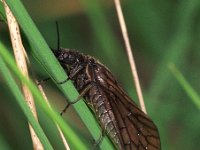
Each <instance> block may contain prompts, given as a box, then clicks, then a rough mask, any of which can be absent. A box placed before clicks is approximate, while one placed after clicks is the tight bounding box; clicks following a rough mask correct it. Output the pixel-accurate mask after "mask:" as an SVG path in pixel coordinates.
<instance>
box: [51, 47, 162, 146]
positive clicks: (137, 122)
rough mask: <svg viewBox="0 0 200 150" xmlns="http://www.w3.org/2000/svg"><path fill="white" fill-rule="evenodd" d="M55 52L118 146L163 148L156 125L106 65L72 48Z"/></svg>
mask: <svg viewBox="0 0 200 150" xmlns="http://www.w3.org/2000/svg"><path fill="white" fill-rule="evenodd" d="M53 52H54V54H55V56H56V58H57V59H58V61H59V62H60V64H61V65H62V67H63V68H64V69H65V70H66V72H67V74H68V76H69V79H71V80H72V81H74V85H75V87H76V88H77V90H78V91H79V92H80V93H83V97H84V98H85V100H86V103H87V104H88V105H89V106H90V107H91V108H92V110H93V111H94V114H95V116H96V117H97V119H98V121H99V123H100V126H101V127H102V129H103V131H105V133H106V134H107V135H108V136H109V137H110V139H111V141H112V142H113V143H114V145H115V146H116V148H117V149H120V150H160V149H161V146H160V138H159V133H158V130H157V127H156V126H155V124H154V123H153V122H152V120H151V119H150V118H149V117H148V116H147V115H146V114H145V113H143V112H142V111H141V110H140V109H139V108H138V106H137V105H136V104H135V103H134V102H133V101H132V100H131V99H130V98H129V97H128V96H127V94H126V93H125V92H124V90H123V89H122V88H121V87H120V85H119V84H118V83H117V81H116V80H115V78H114V77H113V75H112V74H111V72H110V71H109V70H108V69H107V68H106V67H105V66H103V65H102V64H101V63H99V62H98V61H97V60H96V59H94V58H93V57H91V56H86V55H83V54H81V53H79V52H75V51H72V50H69V49H60V50H55V51H53Z"/></svg>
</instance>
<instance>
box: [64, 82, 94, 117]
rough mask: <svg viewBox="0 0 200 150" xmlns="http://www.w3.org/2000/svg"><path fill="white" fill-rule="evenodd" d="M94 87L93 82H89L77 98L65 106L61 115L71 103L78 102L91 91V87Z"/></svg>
mask: <svg viewBox="0 0 200 150" xmlns="http://www.w3.org/2000/svg"><path fill="white" fill-rule="evenodd" d="M91 87H92V84H89V85H88V86H87V87H86V88H84V90H83V91H82V92H81V93H80V95H79V96H78V97H77V98H76V100H74V101H72V102H69V103H68V104H67V105H66V106H65V108H64V109H63V110H62V112H61V113H60V115H61V116H62V114H63V113H64V112H65V111H66V110H67V108H68V107H69V106H70V105H71V104H75V103H77V102H78V101H79V100H81V98H82V97H83V96H84V95H85V94H86V93H87V92H88V91H89V89H90V88H91Z"/></svg>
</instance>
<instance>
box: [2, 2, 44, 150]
mask: <svg viewBox="0 0 200 150" xmlns="http://www.w3.org/2000/svg"><path fill="white" fill-rule="evenodd" d="M3 3H4V8H5V12H6V16H7V21H8V27H9V31H10V37H11V42H12V47H13V50H14V55H15V59H16V63H17V66H18V68H19V69H20V71H21V72H22V73H23V75H25V76H26V77H27V78H28V69H27V64H26V58H27V55H26V52H25V49H24V47H23V45H22V41H21V37H20V31H19V26H18V24H17V22H16V19H15V17H14V16H13V14H12V12H11V11H10V9H9V7H8V6H7V4H6V3H5V1H3ZM21 87H22V91H23V94H24V97H25V100H26V102H27V104H28V106H29V107H30V109H31V111H32V113H33V115H34V117H35V118H36V119H37V113H36V109H35V104H34V100H33V96H32V94H31V92H30V91H29V89H28V88H27V87H26V86H25V85H24V84H23V83H21ZM29 129H30V133H31V138H32V142H33V147H34V150H43V146H42V144H41V142H40V140H39V139H38V137H37V135H36V134H35V131H34V130H33V128H32V127H31V125H30V124H29Z"/></svg>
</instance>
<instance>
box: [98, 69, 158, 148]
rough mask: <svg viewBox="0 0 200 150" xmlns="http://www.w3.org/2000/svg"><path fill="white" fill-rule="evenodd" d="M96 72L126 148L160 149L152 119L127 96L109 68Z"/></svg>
mask: <svg viewBox="0 0 200 150" xmlns="http://www.w3.org/2000/svg"><path fill="white" fill-rule="evenodd" d="M96 73H97V77H98V80H99V82H100V85H101V87H102V89H104V92H105V93H106V96H107V97H108V101H109V103H110V106H111V109H112V111H113V114H114V117H115V119H116V122H117V125H118V128H119V131H120V135H121V139H122V140H123V141H122V143H123V144H124V147H125V149H126V150H160V149H161V148H160V138H159V134H158V130H157V127H156V126H155V124H154V123H153V122H152V120H151V119H150V118H149V117H148V116H147V115H146V114H145V113H144V112H142V111H141V110H140V109H139V108H138V106H137V105H136V104H135V103H134V102H133V101H132V100H131V99H130V98H129V97H128V96H127V94H126V93H125V92H124V91H123V89H122V88H121V87H120V86H119V85H118V84H117V82H116V80H115V79H114V77H113V76H112V74H111V73H110V72H109V71H108V70H107V69H105V68H101V69H99V70H98V72H96Z"/></svg>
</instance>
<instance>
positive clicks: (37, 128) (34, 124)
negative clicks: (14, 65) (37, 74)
mask: <svg viewBox="0 0 200 150" xmlns="http://www.w3.org/2000/svg"><path fill="white" fill-rule="evenodd" d="M0 50H1V51H2V50H5V48H4V46H3V45H2V44H1V43H0ZM1 54H2V53H1ZM0 71H1V73H2V75H3V76H4V78H5V80H6V83H7V84H8V86H9V88H10V90H11V92H12V93H13V95H14V96H15V97H16V100H17V102H18V104H19V105H20V107H21V109H22V110H23V112H24V114H25V115H26V117H27V119H28V121H29V123H30V124H31V126H32V127H33V129H34V131H35V133H36V134H37V135H38V137H39V139H40V141H41V143H42V144H43V146H44V148H45V149H53V148H52V146H51V144H50V143H49V141H48V139H47V137H46V135H45V134H44V132H43V130H42V128H41V127H40V125H39V124H38V122H37V121H36V120H35V118H34V116H33V114H32V112H31V111H30V109H29V107H28V105H27V104H26V102H25V100H24V97H23V95H22V93H21V91H20V89H19V87H18V86H17V84H16V82H15V81H14V79H13V77H12V76H11V74H10V72H9V70H8V68H7V67H6V65H5V63H4V62H3V60H2V58H1V57H0Z"/></svg>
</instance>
